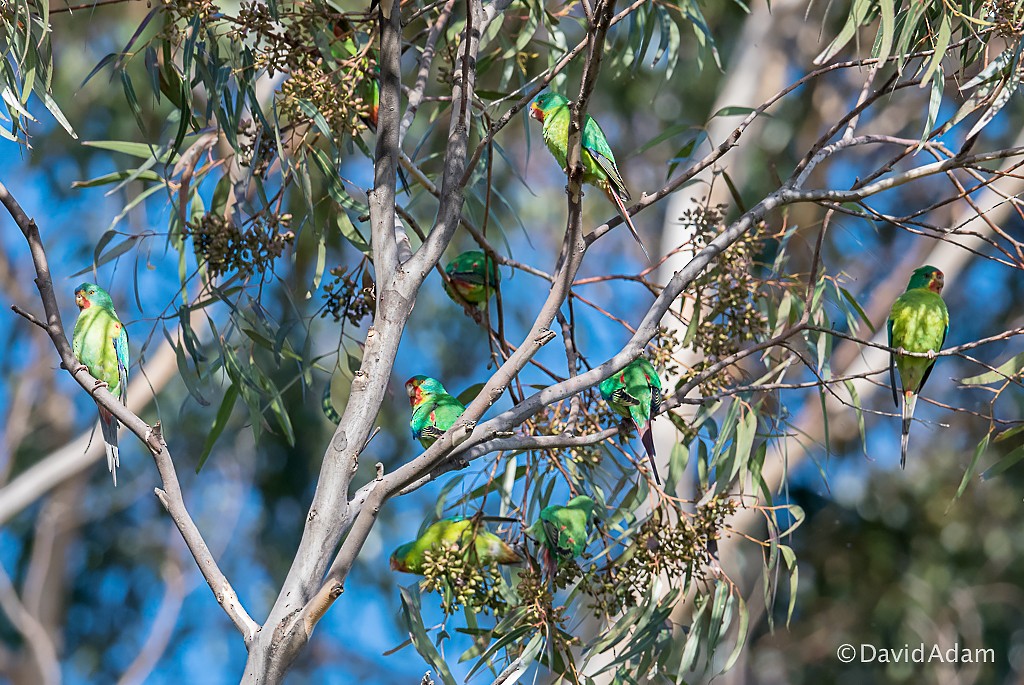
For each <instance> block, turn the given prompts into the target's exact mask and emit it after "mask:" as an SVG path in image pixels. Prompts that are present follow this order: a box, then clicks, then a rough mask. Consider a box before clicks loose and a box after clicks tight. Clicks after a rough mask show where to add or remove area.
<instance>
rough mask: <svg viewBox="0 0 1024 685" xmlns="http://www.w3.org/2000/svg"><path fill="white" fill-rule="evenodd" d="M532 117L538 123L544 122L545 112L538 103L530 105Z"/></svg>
mask: <svg viewBox="0 0 1024 685" xmlns="http://www.w3.org/2000/svg"><path fill="white" fill-rule="evenodd" d="M530 116H531V117H533V118H534V119H536V120H537V121H541V122H543V121H544V110H542V109H541V108H540V106H539V105H538V104H537V103H536V102H533V103H531V104H530Z"/></svg>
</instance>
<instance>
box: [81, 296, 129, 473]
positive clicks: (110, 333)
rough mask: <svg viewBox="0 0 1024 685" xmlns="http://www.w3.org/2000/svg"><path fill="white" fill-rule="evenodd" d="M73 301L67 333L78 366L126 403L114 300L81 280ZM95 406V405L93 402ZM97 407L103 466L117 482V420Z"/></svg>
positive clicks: (124, 335) (121, 331)
mask: <svg viewBox="0 0 1024 685" xmlns="http://www.w3.org/2000/svg"><path fill="white" fill-rule="evenodd" d="M75 304H76V305H78V310H79V311H78V321H76V322H75V330H74V333H73V334H72V336H71V349H72V350H73V351H74V353H75V357H76V358H77V359H78V361H79V362H81V364H82V366H81V367H79V368H78V369H75V370H76V371H78V370H79V369H81V368H82V367H84V368H86V369H88V371H89V373H91V374H92V375H93V377H94V378H96V386H95V388H94V390H95V389H96V388H102V387H105V388H107V389H108V390H109V391H110V394H112V395H114V396H115V397H117V398H118V399H120V400H121V404H127V403H128V332H127V331H126V330H125V328H124V324H122V323H121V321H120V320H119V319H118V318H117V312H115V311H114V302H113V301H112V300H111V299H110V295H109V294H108V293H107V291H106V290H104V289H103V288H101V287H99V286H98V285H96V284H94V283H83V284H81V285H80V286H78V287H77V288H75ZM97 406H98V407H99V405H97ZM99 411H100V431H101V432H102V433H103V442H104V443H106V445H105V446H106V451H107V469H108V470H109V471H110V473H111V475H113V477H114V485H115V486H116V485H117V467H118V466H120V458H119V456H118V450H117V428H118V425H119V424H118V422H117V419H115V418H114V415H113V414H111V413H110V412H108V411H107V410H106V409H104V408H103V407H99Z"/></svg>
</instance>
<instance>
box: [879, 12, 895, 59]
mask: <svg viewBox="0 0 1024 685" xmlns="http://www.w3.org/2000/svg"><path fill="white" fill-rule="evenodd" d="M878 7H879V9H880V10H881V15H882V20H881V31H880V32H879V34H878V54H877V57H878V60H879V63H880V64H884V63H885V61H886V60H888V59H889V54H890V53H891V52H892V37H893V35H894V34H895V33H896V8H895V6H894V5H893V0H878Z"/></svg>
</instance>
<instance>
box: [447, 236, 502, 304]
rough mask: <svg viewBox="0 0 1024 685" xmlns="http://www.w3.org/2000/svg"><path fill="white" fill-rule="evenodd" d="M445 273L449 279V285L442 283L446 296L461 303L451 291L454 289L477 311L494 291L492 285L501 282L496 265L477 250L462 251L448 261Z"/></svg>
mask: <svg viewBox="0 0 1024 685" xmlns="http://www.w3.org/2000/svg"><path fill="white" fill-rule="evenodd" d="M445 273H447V274H448V278H450V279H451V285H449V284H448V283H445V284H444V291H445V292H446V293H448V297H450V298H452V300H453V301H455V302H456V303H457V304H462V302H461V301H459V300H457V299H456V298H455V295H454V294H453V293H452V290H455V291H456V292H457V293H458V294H459V296H460V297H462V299H463V300H465V301H466V302H468V303H469V304H471V305H473V306H475V307H476V309H477V310H478V311H483V310H484V309H485V308H486V307H487V300H488V299H490V297H491V294H492V293H493V292H494V286H496V285H497V284H498V283H500V282H501V273H500V272H499V271H498V265H497V264H496V263H495V262H494V260H493V259H491V258H490V257H488V256H487V255H486V254H484V253H483V252H481V251H479V250H470V251H469V252H463V253H462V254H460V255H459V256H457V257H456V258H455V259H453V260H452V261H450V262H448V266H447V267H445Z"/></svg>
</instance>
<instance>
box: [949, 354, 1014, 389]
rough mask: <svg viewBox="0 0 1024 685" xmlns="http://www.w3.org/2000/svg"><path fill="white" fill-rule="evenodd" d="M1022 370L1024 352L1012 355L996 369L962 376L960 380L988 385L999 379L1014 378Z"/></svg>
mask: <svg viewBox="0 0 1024 685" xmlns="http://www.w3.org/2000/svg"><path fill="white" fill-rule="evenodd" d="M1021 370H1024V352H1021V353H1020V354H1018V355H1015V356H1013V357H1010V358H1009V359H1008V360H1007V361H1005V362H1003V363H1002V364H1000V365H999V366H997V367H996V369H995V371H986V372H985V373H983V374H980V375H978V376H971V377H970V378H961V379H960V382H961V383H963V384H964V385H987V384H988V383H996V382H998V381H1005V380H1006V379H1007V378H1013V377H1015V376H1017V374H1019V373H1020V372H1021Z"/></svg>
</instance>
